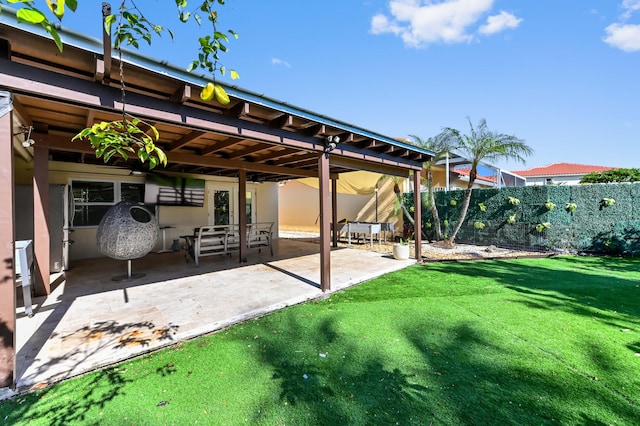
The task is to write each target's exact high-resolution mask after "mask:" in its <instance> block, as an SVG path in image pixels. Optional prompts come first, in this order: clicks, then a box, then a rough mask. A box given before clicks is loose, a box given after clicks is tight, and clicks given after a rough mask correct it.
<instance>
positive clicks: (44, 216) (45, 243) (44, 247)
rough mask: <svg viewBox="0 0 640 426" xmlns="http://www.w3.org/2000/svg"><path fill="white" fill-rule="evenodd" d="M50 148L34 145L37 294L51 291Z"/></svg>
mask: <svg viewBox="0 0 640 426" xmlns="http://www.w3.org/2000/svg"><path fill="white" fill-rule="evenodd" d="M49 225H50V223H49V149H48V148H47V147H45V146H41V145H38V144H36V145H34V147H33V240H34V241H33V257H34V261H33V263H34V265H35V271H36V272H35V277H34V278H35V280H34V290H35V294H36V296H46V295H49V294H50V293H51V278H50V275H51V270H50V268H51V266H50V263H49V262H50V259H51V256H50V238H51V237H50V235H49Z"/></svg>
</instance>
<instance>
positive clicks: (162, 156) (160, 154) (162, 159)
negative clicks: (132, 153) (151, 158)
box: [156, 147, 167, 166]
mask: <svg viewBox="0 0 640 426" xmlns="http://www.w3.org/2000/svg"><path fill="white" fill-rule="evenodd" d="M156 154H157V155H158V160H160V163H161V164H162V165H163V166H166V165H167V155H166V154H165V153H164V151H163V150H161V149H160V148H158V147H156Z"/></svg>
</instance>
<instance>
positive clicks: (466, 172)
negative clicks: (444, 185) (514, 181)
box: [452, 167, 496, 183]
mask: <svg viewBox="0 0 640 426" xmlns="http://www.w3.org/2000/svg"><path fill="white" fill-rule="evenodd" d="M452 171H453V172H455V173H457V174H458V175H460V176H466V177H468V176H469V174H470V173H471V168H468V167H463V168H459V169H453V170H452ZM479 180H481V181H485V182H489V183H495V182H496V178H495V176H480V175H478V176H476V181H479Z"/></svg>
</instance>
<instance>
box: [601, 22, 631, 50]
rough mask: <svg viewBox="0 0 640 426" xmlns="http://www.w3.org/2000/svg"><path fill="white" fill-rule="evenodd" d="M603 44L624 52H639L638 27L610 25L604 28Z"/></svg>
mask: <svg viewBox="0 0 640 426" xmlns="http://www.w3.org/2000/svg"><path fill="white" fill-rule="evenodd" d="M605 31H606V33H607V36H606V37H603V38H602V40H604V42H605V43H607V44H608V45H610V46H613V47H616V48H618V49H620V50H624V51H625V52H636V51H640V25H631V24H611V25H609V26H608V27H607V28H605Z"/></svg>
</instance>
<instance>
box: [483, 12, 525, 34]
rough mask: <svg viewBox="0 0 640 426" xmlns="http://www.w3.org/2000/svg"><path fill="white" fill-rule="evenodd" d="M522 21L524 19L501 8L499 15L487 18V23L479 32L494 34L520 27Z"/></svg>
mask: <svg viewBox="0 0 640 426" xmlns="http://www.w3.org/2000/svg"><path fill="white" fill-rule="evenodd" d="M520 22H522V19H520V18H518V17H516V16H515V15H512V14H511V13H508V12H505V11H504V10H501V11H500V13H499V14H498V15H493V16H489V17H488V18H487V23H486V24H484V25H482V26H481V27H480V29H479V30H478V32H479V33H480V34H484V35H492V34H495V33H499V32H501V31H504V30H512V29H514V28H518V25H520Z"/></svg>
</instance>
